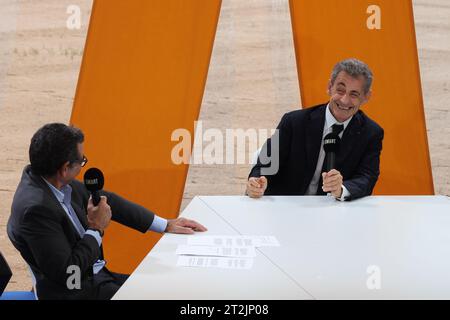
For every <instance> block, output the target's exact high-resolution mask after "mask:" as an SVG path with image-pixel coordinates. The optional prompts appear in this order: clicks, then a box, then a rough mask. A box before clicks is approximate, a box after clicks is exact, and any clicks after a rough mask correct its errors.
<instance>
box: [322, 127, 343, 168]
mask: <svg viewBox="0 0 450 320" xmlns="http://www.w3.org/2000/svg"><path fill="white" fill-rule="evenodd" d="M340 144H341V138H339V136H338V135H337V134H335V133H329V134H327V135H326V136H325V138H323V149H324V150H325V167H324V168H325V172H328V171H330V170H331V169H335V166H336V154H337V153H338V152H339V147H340Z"/></svg>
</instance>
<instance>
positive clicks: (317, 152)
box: [247, 59, 384, 201]
mask: <svg viewBox="0 0 450 320" xmlns="http://www.w3.org/2000/svg"><path fill="white" fill-rule="evenodd" d="M372 80H373V76H372V72H371V70H370V69H369V67H368V66H367V65H366V64H365V63H364V62H362V61H359V60H357V59H347V60H344V61H341V62H339V63H337V64H336V65H335V67H334V69H333V71H332V74H331V78H330V80H329V83H328V90H327V92H328V95H329V96H330V101H329V103H328V104H323V105H318V106H315V107H312V108H308V109H302V110H296V111H292V112H289V113H287V114H285V115H284V116H283V118H282V119H281V121H280V124H279V125H278V127H277V129H278V132H277V136H276V138H277V139H275V138H274V137H272V138H271V139H268V141H267V142H266V144H265V145H264V147H263V148H262V150H261V153H260V156H259V157H258V161H257V164H256V165H255V166H254V167H253V168H252V170H251V172H250V174H249V179H248V182H247V194H248V195H249V196H250V197H252V198H259V197H261V196H263V195H325V194H327V193H329V194H331V195H332V196H334V197H335V198H336V199H338V200H341V201H344V200H352V199H357V198H360V197H364V196H367V195H370V194H371V193H372V190H373V188H374V186H375V183H376V182H377V179H378V176H379V174H380V153H381V148H382V140H383V136H384V131H383V129H382V128H381V127H380V126H379V125H378V124H377V123H375V122H374V121H373V120H371V119H370V118H369V117H368V116H367V115H365V114H364V112H362V111H361V110H360V107H361V106H362V105H363V104H365V103H366V102H367V101H369V99H370V96H371V86H372ZM272 140H273V141H272ZM276 152H277V154H275V153H276ZM261 155H263V157H267V159H269V160H270V159H272V160H270V161H268V160H267V161H263V160H264V159H263V158H262V156H261ZM274 156H276V157H274ZM273 159H276V160H277V161H278V166H277V171H276V172H270V173H269V174H265V171H266V172H267V171H268V170H266V169H267V168H268V167H270V166H271V165H272V163H271V162H273Z"/></svg>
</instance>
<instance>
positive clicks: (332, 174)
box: [322, 169, 343, 198]
mask: <svg viewBox="0 0 450 320" xmlns="http://www.w3.org/2000/svg"><path fill="white" fill-rule="evenodd" d="M322 180H323V187H322V190H323V191H324V192H331V194H332V195H333V196H334V197H335V198H340V197H341V196H342V181H343V178H342V175H341V173H340V172H339V171H337V170H336V169H332V170H331V171H329V172H323V173H322Z"/></svg>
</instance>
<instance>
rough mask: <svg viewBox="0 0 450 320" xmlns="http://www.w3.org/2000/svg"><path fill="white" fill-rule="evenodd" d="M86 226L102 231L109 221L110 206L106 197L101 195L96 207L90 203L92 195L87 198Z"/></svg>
mask: <svg viewBox="0 0 450 320" xmlns="http://www.w3.org/2000/svg"><path fill="white" fill-rule="evenodd" d="M87 219H88V226H89V228H92V229H98V230H100V231H102V232H103V231H104V230H105V229H106V227H108V225H109V223H110V222H111V207H110V206H109V205H108V203H107V202H106V197H105V196H101V197H100V202H99V203H98V205H97V206H96V207H94V204H93V203H92V197H91V198H89V201H88V206H87Z"/></svg>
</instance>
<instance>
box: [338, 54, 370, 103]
mask: <svg viewBox="0 0 450 320" xmlns="http://www.w3.org/2000/svg"><path fill="white" fill-rule="evenodd" d="M341 71H345V72H346V73H347V74H348V75H350V76H352V77H353V78H358V77H359V76H363V77H364V79H365V80H366V81H365V84H364V94H367V93H368V92H369V91H370V88H371V87H372V81H373V73H372V71H371V70H370V69H369V66H368V65H367V64H365V63H364V62H362V61H360V60H358V59H354V58H351V59H346V60H343V61H341V62H338V63H337V64H336V65H335V66H334V68H333V72H332V73H331V84H334V81H335V80H336V78H337V76H338V74H339V73H340V72H341Z"/></svg>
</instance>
